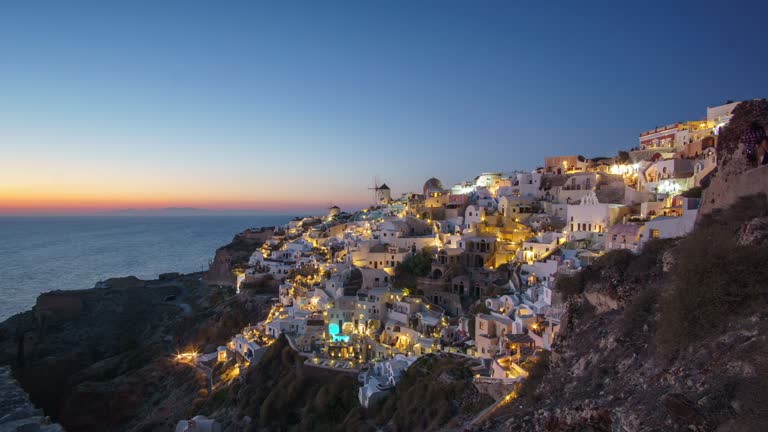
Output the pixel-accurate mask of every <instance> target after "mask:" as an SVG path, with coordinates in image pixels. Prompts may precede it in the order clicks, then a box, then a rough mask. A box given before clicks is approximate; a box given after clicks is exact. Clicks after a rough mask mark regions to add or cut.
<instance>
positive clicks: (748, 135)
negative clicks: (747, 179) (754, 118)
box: [741, 123, 768, 166]
mask: <svg viewBox="0 0 768 432" xmlns="http://www.w3.org/2000/svg"><path fill="white" fill-rule="evenodd" d="M741 142H742V144H744V150H742V153H743V154H744V155H745V156H746V157H747V161H749V164H750V165H752V166H756V165H757V151H758V149H762V150H763V158H762V161H761V165H766V164H768V139H766V135H765V129H764V128H763V127H762V126H760V125H758V124H756V123H753V124H752V126H750V127H749V129H747V131H746V132H744V135H742V136H741Z"/></svg>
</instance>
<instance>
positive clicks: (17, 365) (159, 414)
mask: <svg viewBox="0 0 768 432" xmlns="http://www.w3.org/2000/svg"><path fill="white" fill-rule="evenodd" d="M204 276H205V274H204V273H193V274H187V275H183V274H175V273H170V274H165V275H162V276H161V277H160V278H158V279H156V280H140V279H137V278H135V277H125V278H115V279H109V280H107V281H104V282H101V283H99V284H98V285H97V287H94V288H91V289H83V290H72V291H51V292H47V293H44V294H41V295H40V296H39V297H38V299H37V302H36V304H35V306H34V307H33V308H32V310H29V311H26V312H23V313H20V314H16V315H14V316H12V317H10V318H8V319H7V320H5V321H4V322H2V323H0V366H3V367H4V369H3V370H7V371H8V374H9V376H10V374H11V371H12V375H13V377H14V378H15V380H17V381H18V383H19V385H20V387H21V388H23V389H24V391H26V393H28V394H29V399H30V400H31V402H32V403H33V404H34V405H35V406H37V407H38V409H39V410H42V412H44V413H45V415H47V416H50V418H51V419H53V420H54V421H56V422H59V423H61V425H62V426H63V427H64V428H65V429H67V430H78V431H103V430H170V429H172V427H173V426H174V425H175V422H176V421H178V420H180V419H182V418H188V417H189V416H188V414H189V413H191V412H193V411H194V408H195V407H196V405H195V403H196V401H197V404H198V405H199V404H201V403H202V401H200V400H198V399H199V393H200V391H201V390H204V389H205V388H206V385H205V384H206V381H205V379H204V377H202V375H201V374H200V373H199V372H198V371H196V370H195V369H194V368H190V367H188V366H185V365H179V364H177V363H176V362H173V361H172V360H171V359H172V358H173V354H175V353H176V352H179V351H181V350H186V349H190V348H194V349H198V350H200V351H203V350H206V349H209V350H210V349H211V347H213V349H214V350H215V347H216V346H218V345H221V344H223V343H225V342H226V340H228V339H229V338H230V337H231V336H232V335H233V334H234V333H236V332H237V331H238V330H239V329H240V328H242V327H243V326H244V325H245V324H247V323H248V322H250V321H254V322H255V321H257V320H258V319H260V318H262V316H261V315H262V314H263V313H265V311H266V309H265V308H263V307H262V303H263V301H264V300H263V299H261V298H250V297H248V296H233V294H234V290H233V289H232V288H231V287H226V286H219V285H214V286H209V284H208V282H207V281H206V280H205V278H204ZM9 397H10V395H8V396H6V395H3V397H0V399H2V400H5V399H7V398H9ZM30 406H31V405H30ZM36 412H37V411H36ZM46 430H47V429H46Z"/></svg>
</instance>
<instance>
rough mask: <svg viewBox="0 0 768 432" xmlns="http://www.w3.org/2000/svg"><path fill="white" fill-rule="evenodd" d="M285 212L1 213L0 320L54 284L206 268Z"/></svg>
mask: <svg viewBox="0 0 768 432" xmlns="http://www.w3.org/2000/svg"><path fill="white" fill-rule="evenodd" d="M288 220H290V217H288V216H274V215H270V216H189V217H165V216H155V217H140V216H136V217H131V216H126V217H117V216H114V217H45V218H43V217H40V218H8V217H4V218H0V321H2V320H5V319H6V318H8V317H9V316H11V315H13V314H15V313H18V312H22V311H24V310H27V309H29V308H30V307H31V306H32V305H34V303H35V299H36V298H37V295H38V294H40V293H42V292H45V291H51V290H54V289H81V288H92V287H93V285H94V284H95V283H96V282H98V281H99V280H103V279H107V278H110V277H117V276H128V275H133V276H136V277H139V278H143V279H147V278H156V277H157V275H159V274H160V273H164V272H172V271H177V272H182V273H188V272H195V271H200V270H203V269H207V268H208V263H209V262H210V260H212V259H213V256H214V253H215V251H216V248H218V247H220V246H223V245H225V244H227V243H229V242H230V241H231V240H232V237H234V235H235V234H237V233H238V232H241V231H242V230H244V229H246V228H250V227H258V226H271V225H283V224H286V223H287V222H288Z"/></svg>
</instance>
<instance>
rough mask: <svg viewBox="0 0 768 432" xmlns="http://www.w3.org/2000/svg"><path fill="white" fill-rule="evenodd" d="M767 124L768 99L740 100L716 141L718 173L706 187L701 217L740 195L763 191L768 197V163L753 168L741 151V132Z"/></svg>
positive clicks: (724, 206) (761, 192)
mask: <svg viewBox="0 0 768 432" xmlns="http://www.w3.org/2000/svg"><path fill="white" fill-rule="evenodd" d="M755 123H756V124H758V125H762V126H763V127H767V126H768V100H766V99H756V100H751V101H746V102H742V103H740V104H739V105H738V106H737V107H736V108H734V110H733V118H732V119H731V121H730V122H728V125H727V126H726V127H724V128H722V129H721V131H720V135H719V136H718V140H717V161H718V168H717V172H716V173H715V174H714V176H713V177H712V180H711V182H710V184H709V186H708V187H707V188H706V189H704V192H703V194H702V199H701V209H700V210H699V215H698V217H699V219H701V217H703V216H704V215H706V214H709V213H711V212H713V211H716V210H723V209H726V208H728V207H730V206H731V205H733V204H734V203H735V202H736V201H737V200H738V199H739V198H741V197H746V196H749V195H755V194H761V195H766V196H768V166H762V167H759V168H753V167H752V165H751V164H750V163H749V162H748V161H747V160H746V157H745V156H744V154H743V153H742V150H743V146H742V144H741V143H740V141H741V136H742V134H743V133H744V132H745V131H746V130H747V128H749V127H750V126H751V125H752V124H755Z"/></svg>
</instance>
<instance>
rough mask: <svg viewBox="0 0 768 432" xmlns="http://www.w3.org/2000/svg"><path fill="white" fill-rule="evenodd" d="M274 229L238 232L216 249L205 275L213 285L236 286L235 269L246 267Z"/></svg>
mask: <svg viewBox="0 0 768 432" xmlns="http://www.w3.org/2000/svg"><path fill="white" fill-rule="evenodd" d="M273 234H274V229H270V228H262V229H258V230H254V229H249V230H245V231H243V232H241V233H239V234H237V235H236V236H235V237H234V238H233V239H232V242H230V243H229V244H228V245H226V246H222V247H220V248H218V249H217V250H216V255H215V256H214V258H213V262H212V263H211V265H210V267H209V268H208V272H207V273H206V275H205V279H206V281H208V283H209V284H211V285H221V286H234V285H235V282H236V280H237V276H235V274H234V270H235V269H238V268H243V267H245V264H247V263H248V260H249V259H250V257H251V255H252V254H253V253H254V252H255V251H256V250H258V249H259V248H260V247H261V245H262V244H264V242H265V241H266V240H268V239H269V238H271V237H272V235H273Z"/></svg>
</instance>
